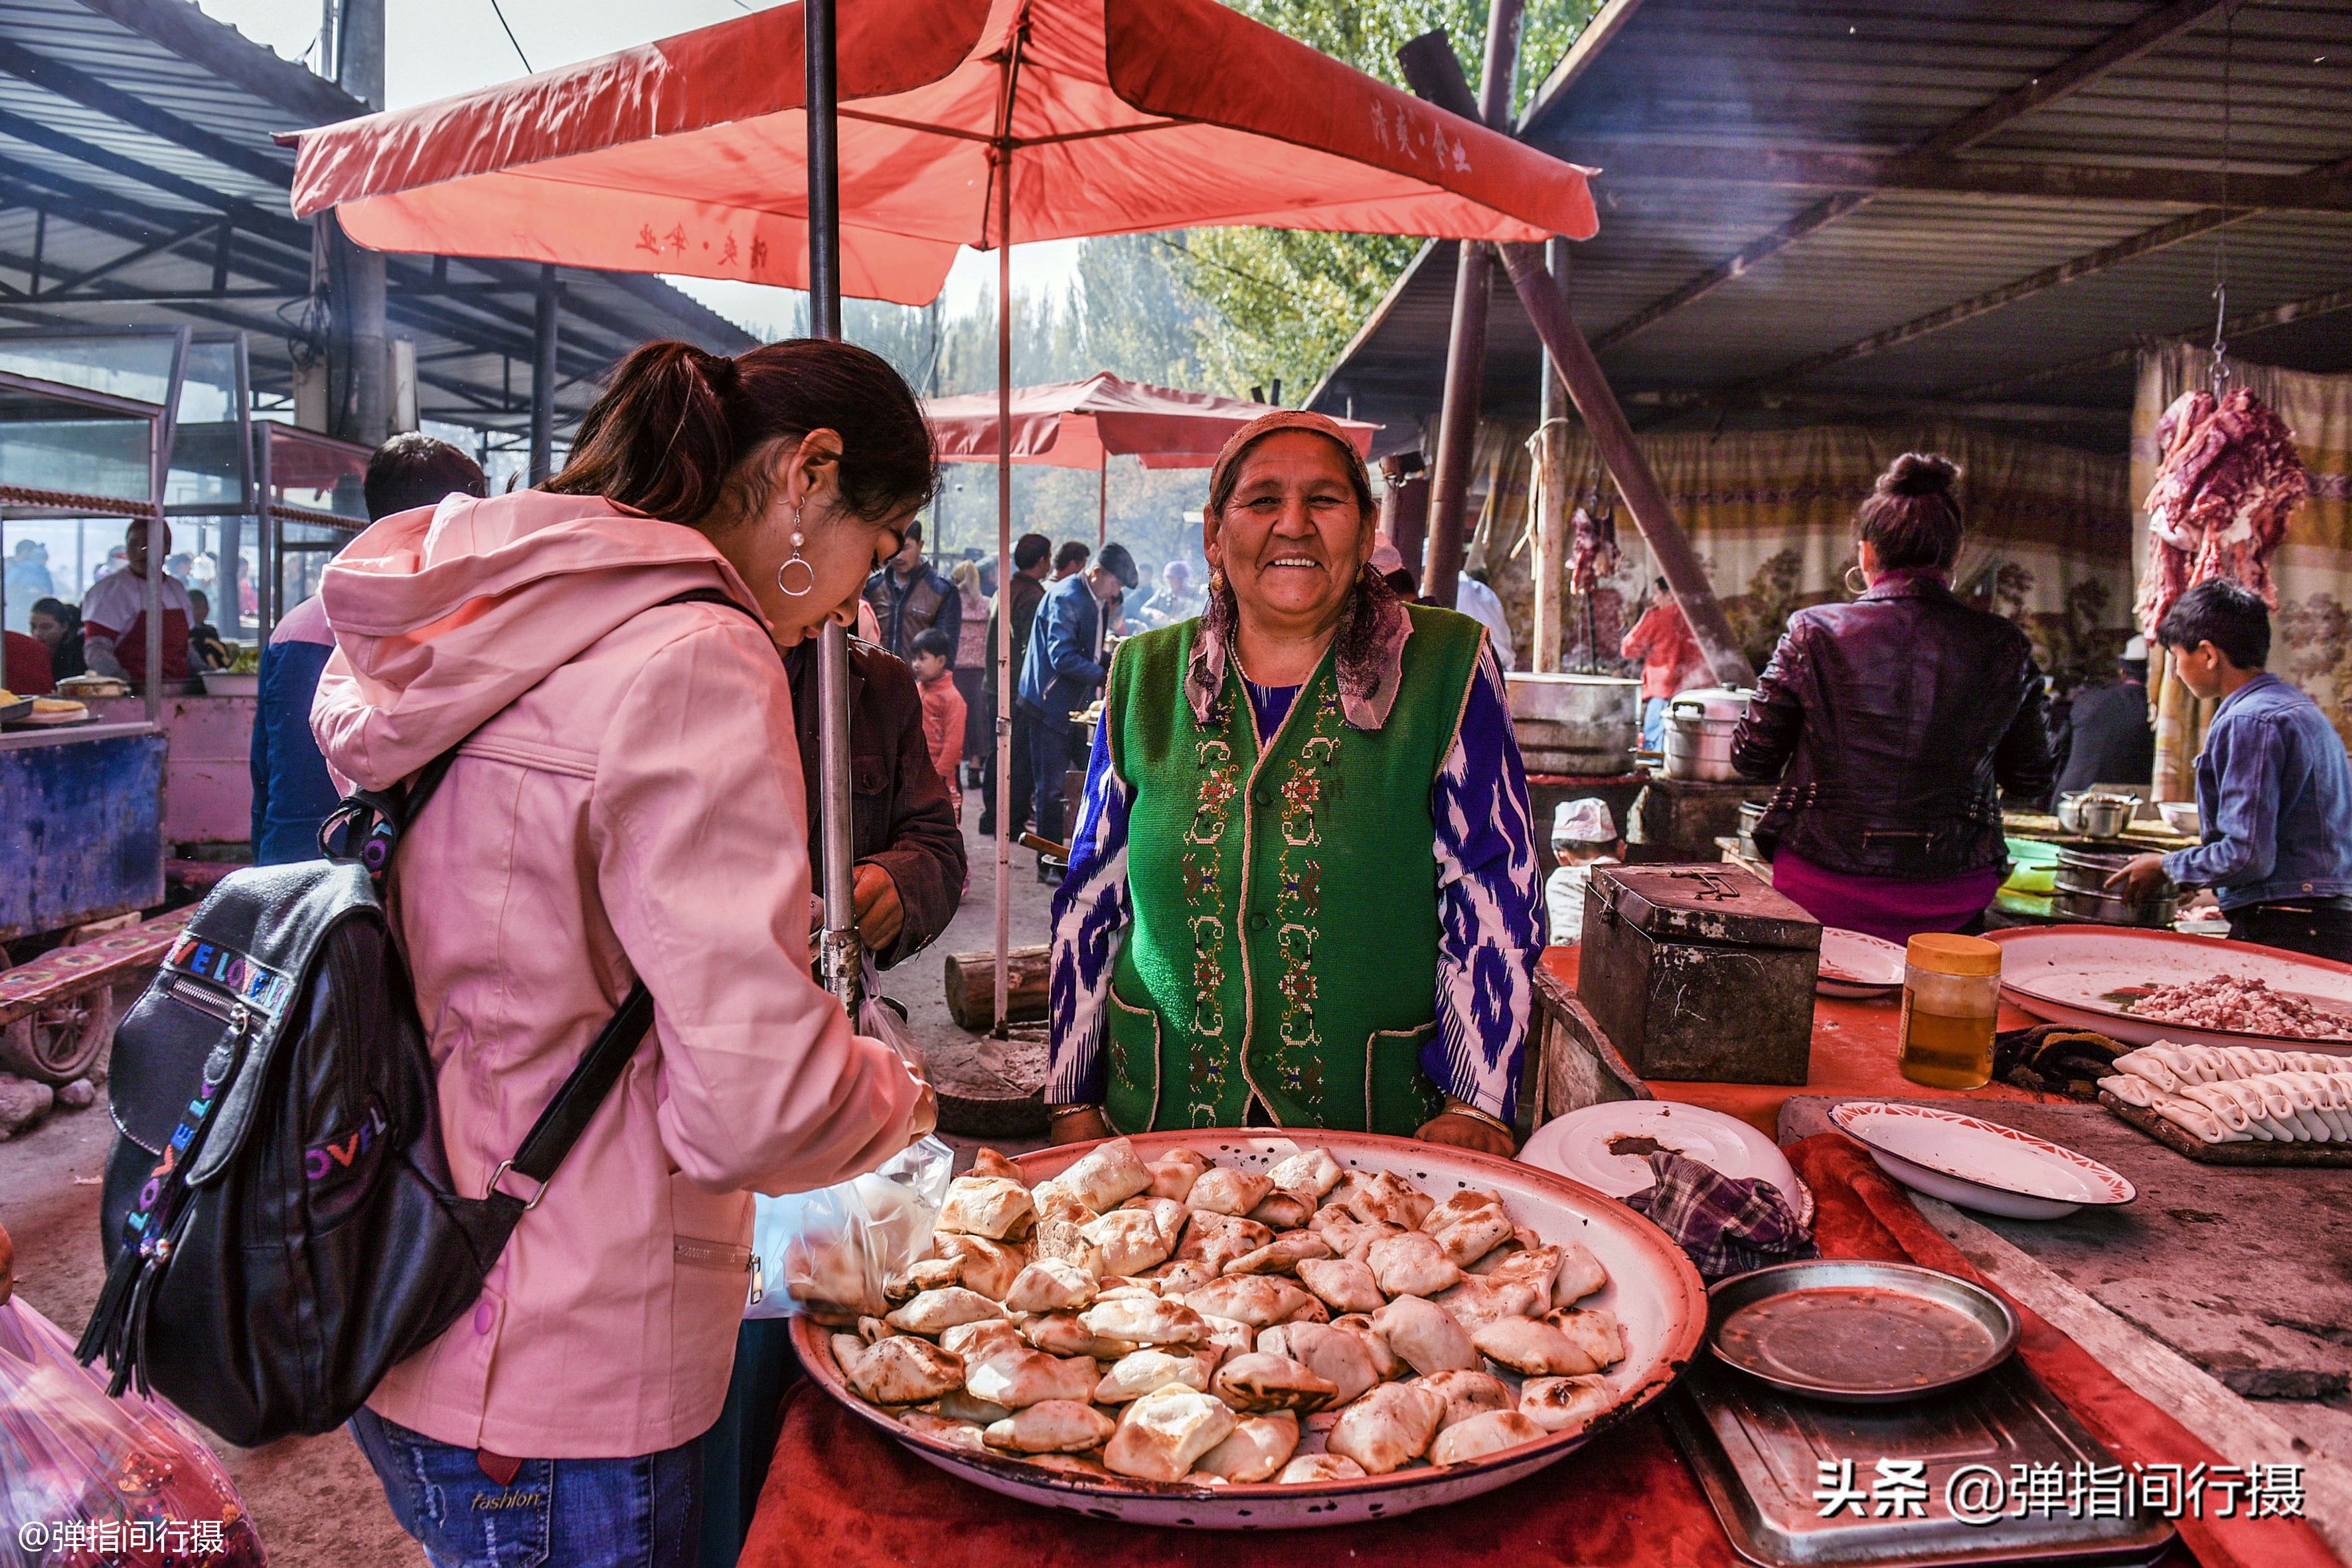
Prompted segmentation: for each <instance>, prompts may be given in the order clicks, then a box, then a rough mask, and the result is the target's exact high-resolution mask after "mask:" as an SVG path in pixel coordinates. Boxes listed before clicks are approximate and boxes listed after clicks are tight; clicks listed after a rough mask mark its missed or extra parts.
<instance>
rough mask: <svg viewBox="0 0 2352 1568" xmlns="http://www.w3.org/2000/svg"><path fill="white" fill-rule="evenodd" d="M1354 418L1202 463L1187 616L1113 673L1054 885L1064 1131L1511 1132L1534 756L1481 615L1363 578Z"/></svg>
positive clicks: (1246, 445) (1134, 647)
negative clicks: (1203, 504)
mask: <svg viewBox="0 0 2352 1568" xmlns="http://www.w3.org/2000/svg"><path fill="white" fill-rule="evenodd" d="M1373 517H1374V508H1373V502H1372V493H1371V483H1370V479H1369V478H1368V477H1367V476H1366V474H1365V472H1364V465H1363V461H1362V459H1361V458H1359V457H1358V456H1357V455H1356V450H1355V447H1353V446H1351V445H1350V444H1349V441H1348V439H1347V437H1345V436H1344V435H1343V434H1342V433H1341V431H1340V429H1339V426H1337V425H1335V424H1333V423H1332V422H1331V421H1330V420H1328V419H1326V418H1324V417H1323V416H1320V415H1316V414H1307V413H1303V412H1297V411H1286V412H1283V413H1278V414H1269V415H1267V416H1265V417H1264V418H1262V419H1258V420H1255V421H1254V422H1253V423H1251V424H1250V425H1248V426H1244V428H1243V429H1242V430H1241V431H1240V432H1239V433H1238V434H1236V435H1235V436H1234V438H1233V439H1232V440H1231V441H1229V442H1227V443H1226V445H1225V449H1224V451H1223V453H1222V454H1221V455H1220V456H1219V457H1218V459H1217V464H1216V467H1215V468H1214V469H1213V470H1212V472H1211V475H1210V479H1209V506H1208V510H1207V512H1206V513H1205V517H1204V523H1203V529H1202V543H1203V547H1204V550H1205V552H1206V554H1207V557H1208V561H1209V564H1210V566H1211V568H1212V569H1213V570H1212V573H1211V578H1210V588H1209V606H1208V609H1207V611H1206V612H1205V613H1204V614H1203V615H1202V616H1201V617H1200V618H1199V619H1197V620H1190V621H1184V622H1181V623H1180V624H1178V625H1176V626H1168V627H1164V628H1162V629H1160V630H1159V631H1154V632H1149V633H1146V634H1145V635H1144V636H1142V637H1135V638H1133V639H1131V640H1129V642H1127V643H1126V644H1125V645H1123V646H1122V647H1120V648H1119V650H1118V657H1117V658H1116V659H1115V660H1114V661H1113V663H1112V665H1111V670H1110V680H1109V685H1108V690H1107V692H1106V695H1105V698H1104V709H1103V719H1102V723H1101V726H1100V728H1099V729H1098V730H1097V731H1096V735H1095V747H1094V755H1093V760H1092V763H1091V764H1090V765H1089V767H1088V768H1087V790H1086V797H1085V801H1084V803H1083V805H1082V806H1081V808H1080V813H1079V821H1078V830H1077V833H1076V836H1075V838H1074V840H1073V842H1072V845H1071V858H1070V870H1069V875H1068V877H1067V878H1066V879H1065V881H1064V882H1063V884H1062V890H1061V891H1060V892H1059V893H1058V894H1057V895H1055V900H1054V954H1053V973H1052V982H1051V994H1052V1047H1051V1051H1052V1066H1051V1069H1050V1072H1049V1075H1048V1078H1047V1082H1046V1089H1045V1093H1046V1098H1047V1100H1049V1101H1053V1102H1055V1110H1054V1136H1055V1141H1056V1142H1076V1141H1077V1140H1081V1139H1086V1138H1097V1137H1101V1136H1103V1135H1105V1133H1106V1132H1107V1131H1110V1130H1114V1129H1115V1130H1117V1131H1121V1132H1137V1131H1145V1130H1147V1129H1149V1130H1165V1129H1171V1128H1188V1127H1234V1126H1244V1125H1258V1126H1283V1127H1334V1128H1343V1129H1348V1130H1351V1131H1373V1132H1389V1133H1398V1134H1410V1135H1417V1136H1419V1137H1422V1138H1424V1139H1428V1140H1429V1141H1431V1142H1440V1143H1455V1144H1461V1145H1464V1146H1466V1147H1470V1148H1475V1149H1484V1150H1486V1151H1489V1152H1495V1153H1502V1154H1508V1153H1510V1152H1512V1136H1511V1131H1510V1125H1509V1123H1510V1118H1511V1114H1512V1111H1513V1110H1514V1101H1515V1097H1516V1093H1517V1085H1518V1079H1519V1061H1520V1055H1521V1051H1522V1049H1523V1047H1524V1046H1525V1043H1526V1037H1527V1026H1528V1013H1529V1009H1530V1006H1531V1003H1532V995H1533V991H1532V979H1531V966H1532V964H1533V962H1534V958H1535V954H1536V952H1537V951H1538V949H1539V948H1540V946H1541V945H1542V935H1541V932H1542V921H1541V912H1542V900H1541V889H1540V885H1539V884H1540V876H1539V873H1538V867H1537V861H1536V855H1535V845H1534V836H1533V833H1532V832H1531V829H1530V813H1529V810H1528V785H1527V776H1526V774H1525V773H1524V771H1523V770H1522V768H1521V766H1520V763H1519V751H1518V743H1517V741H1516V740H1515V739H1514V737H1513V735H1512V732H1511V723H1510V713H1509V709H1508V705H1507V701H1506V699H1505V696H1504V690H1503V679H1502V674H1501V671H1500V669H1499V668H1498V667H1497V666H1496V662H1495V658H1494V655H1493V654H1492V653H1491V652H1489V651H1488V650H1487V648H1486V633H1485V630H1484V629H1483V628H1482V627H1481V626H1479V625H1478V623H1477V622H1475V621H1474V620H1471V619H1470V618H1469V617H1467V616H1458V615H1455V614H1454V613H1453V612H1452V611H1449V610H1439V609H1429V608H1424V607H1422V606H1418V605H1406V604H1405V603H1404V602H1403V601H1402V599H1400V598H1398V597H1397V595H1396V594H1395V591H1394V590H1392V589H1391V588H1390V587H1389V586H1388V584H1386V583H1384V582H1383V581H1382V580H1381V578H1380V577H1379V576H1378V575H1377V574H1374V573H1372V572H1370V571H1369V570H1367V569H1366V563H1367V562H1368V561H1369V559H1370V555H1371V552H1372V545H1373V532H1372V529H1373Z"/></svg>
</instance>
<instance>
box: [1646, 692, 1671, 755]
mask: <svg viewBox="0 0 2352 1568" xmlns="http://www.w3.org/2000/svg"><path fill="white" fill-rule="evenodd" d="M1665 743H1666V700H1665V699H1664V698H1663V697H1652V698H1649V699H1647V700H1644V701H1643V704H1642V750H1643V751H1645V752H1654V751H1657V750H1658V749H1659V748H1660V747H1662V746H1664V744H1665Z"/></svg>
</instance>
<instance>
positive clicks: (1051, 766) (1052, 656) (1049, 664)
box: [1013, 544, 1139, 839]
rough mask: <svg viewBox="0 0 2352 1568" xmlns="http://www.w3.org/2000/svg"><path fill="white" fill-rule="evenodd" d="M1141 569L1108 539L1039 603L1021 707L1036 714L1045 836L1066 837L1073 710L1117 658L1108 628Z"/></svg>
mask: <svg viewBox="0 0 2352 1568" xmlns="http://www.w3.org/2000/svg"><path fill="white" fill-rule="evenodd" d="M1138 575H1139V574H1138V573H1137V572H1136V569H1135V560H1134V558H1133V557H1132V556H1130V555H1129V554H1128V552H1127V550H1126V548H1125V547H1124V546H1121V545H1118V544H1106V545H1104V546H1103V548H1102V553H1101V554H1100V555H1099V556H1097V558H1096V560H1095V563H1094V564H1093V565H1091V566H1089V567H1087V569H1086V570H1085V571H1084V572H1081V573H1079V574H1077V575H1076V576H1074V577H1065V578H1063V579H1062V580H1061V581H1060V582H1058V583H1056V584H1054V585H1053V586H1052V587H1051V588H1049V589H1047V590H1046V591H1045V602H1044V603H1043V604H1042V605H1039V606H1038V610H1037V623H1036V626H1034V628H1033V630H1032V631H1031V634H1030V637H1029V658H1028V659H1027V660H1026V661H1025V662H1024V664H1023V665H1022V667H1021V689H1020V690H1019V692H1018V693H1017V694H1016V695H1015V699H1014V702H1013V711H1014V712H1015V713H1020V712H1023V711H1024V710H1025V711H1026V712H1027V714H1028V716H1029V721H1030V724H1031V730H1030V756H1029V768H1030V773H1031V774H1032V778H1031V789H1032V790H1033V792H1034V798H1035V801H1036V808H1037V831H1038V833H1039V834H1040V835H1041V836H1042V837H1046V838H1052V839H1059V838H1060V837H1062V797H1063V778H1064V775H1065V774H1066V773H1067V772H1068V771H1069V769H1070V767H1071V766H1072V764H1073V763H1076V762H1077V761H1078V760H1079V759H1078V757H1077V754H1076V749H1075V747H1074V745H1073V743H1072V742H1073V738H1074V737H1075V736H1076V734H1077V733H1078V728H1077V726H1076V724H1075V723H1073V722H1072V721H1071V720H1070V715H1071V714H1072V713H1075V712H1076V711H1077V710H1080V709H1082V708H1084V707H1086V706H1087V704H1088V703H1090V702H1092V701H1093V700H1095V698H1096V696H1097V694H1098V693H1100V691H1101V690H1102V684H1103V680H1104V678H1105V677H1106V676H1107V675H1108V672H1109V663H1110V656H1109V654H1108V651H1106V648H1105V643H1104V637H1105V634H1106V632H1107V631H1108V628H1109V626H1110V622H1111V617H1112V616H1114V614H1115V613H1116V610H1115V606H1116V605H1118V601H1119V596H1120V595H1121V594H1122V593H1124V592H1125V590H1126V589H1127V588H1129V587H1130V586H1132V585H1133V584H1134V582H1135V581H1136V579H1137V577H1138Z"/></svg>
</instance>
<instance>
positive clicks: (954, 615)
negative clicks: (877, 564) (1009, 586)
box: [866, 522, 963, 659]
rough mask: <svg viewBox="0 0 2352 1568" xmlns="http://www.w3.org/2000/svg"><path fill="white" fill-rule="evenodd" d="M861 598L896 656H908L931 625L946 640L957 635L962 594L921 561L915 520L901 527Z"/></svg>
mask: <svg viewBox="0 0 2352 1568" xmlns="http://www.w3.org/2000/svg"><path fill="white" fill-rule="evenodd" d="M866 603H867V604H868V605H872V606H873V607H874V618H875V620H876V622H877V624H879V626H881V628H882V638H881V641H882V647H883V649H884V651H886V652H887V653H890V654H892V655H894V656H896V657H897V658H901V659H908V658H914V657H915V638H916V637H917V636H918V635H919V634H920V633H922V632H924V631H927V630H929V628H930V627H932V626H937V627H939V628H940V630H941V631H943V632H945V633H947V634H948V641H949V642H950V643H952V642H954V641H956V640H957V639H958V638H959V637H961V636H962V635H963V595H961V594H959V593H957V592H956V586H955V584H953V583H950V582H949V581H948V580H947V579H946V578H945V577H943V576H941V575H940V573H939V570H938V568H936V567H934V566H933V565H932V564H931V563H929V562H928V561H926V560H924V559H923V525H922V524H921V523H920V522H910V523H908V525H907V532H906V538H905V542H904V543H902V544H901V545H900V546H899V548H898V554H896V555H893V556H892V557H891V558H890V559H889V560H888V561H887V562H886V563H884V564H883V567H882V570H880V571H879V572H877V573H875V574H874V575H873V576H871V577H868V578H867V579H866Z"/></svg>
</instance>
